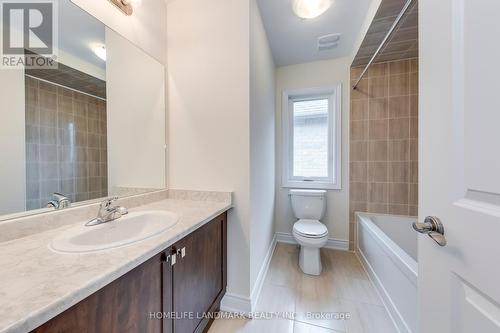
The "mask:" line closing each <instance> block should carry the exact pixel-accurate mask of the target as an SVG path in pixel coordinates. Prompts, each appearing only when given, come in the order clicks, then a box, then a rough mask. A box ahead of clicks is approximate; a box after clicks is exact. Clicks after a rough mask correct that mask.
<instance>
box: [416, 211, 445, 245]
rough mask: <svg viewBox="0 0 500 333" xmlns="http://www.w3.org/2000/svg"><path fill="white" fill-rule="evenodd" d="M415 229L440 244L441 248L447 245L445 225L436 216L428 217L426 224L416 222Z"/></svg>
mask: <svg viewBox="0 0 500 333" xmlns="http://www.w3.org/2000/svg"><path fill="white" fill-rule="evenodd" d="M413 229H415V231H417V232H419V233H421V234H427V235H428V236H429V237H430V238H432V239H433V240H434V241H435V242H436V243H438V244H439V246H445V245H446V238H445V237H444V226H443V223H442V222H441V220H440V219H439V218H437V217H435V216H427V217H426V218H425V220H424V223H418V222H414V223H413Z"/></svg>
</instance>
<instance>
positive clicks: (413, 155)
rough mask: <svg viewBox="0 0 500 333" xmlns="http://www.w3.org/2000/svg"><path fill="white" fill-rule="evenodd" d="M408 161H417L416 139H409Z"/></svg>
mask: <svg viewBox="0 0 500 333" xmlns="http://www.w3.org/2000/svg"><path fill="white" fill-rule="evenodd" d="M410 161H418V139H410Z"/></svg>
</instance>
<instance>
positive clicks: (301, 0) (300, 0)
mask: <svg viewBox="0 0 500 333" xmlns="http://www.w3.org/2000/svg"><path fill="white" fill-rule="evenodd" d="M332 2H333V1H332V0H293V12H294V13H295V15H297V16H298V17H300V18H303V19H312V18H315V17H318V16H320V15H321V14H323V13H324V12H326V11H327V10H328V8H330V6H331V5H332Z"/></svg>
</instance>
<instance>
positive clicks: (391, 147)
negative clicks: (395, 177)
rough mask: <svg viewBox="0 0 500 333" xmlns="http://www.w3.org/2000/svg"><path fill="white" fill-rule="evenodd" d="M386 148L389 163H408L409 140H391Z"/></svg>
mask: <svg viewBox="0 0 500 333" xmlns="http://www.w3.org/2000/svg"><path fill="white" fill-rule="evenodd" d="M387 147H388V148H387V151H388V158H389V161H409V158H410V140H391V141H389V143H388V146H387Z"/></svg>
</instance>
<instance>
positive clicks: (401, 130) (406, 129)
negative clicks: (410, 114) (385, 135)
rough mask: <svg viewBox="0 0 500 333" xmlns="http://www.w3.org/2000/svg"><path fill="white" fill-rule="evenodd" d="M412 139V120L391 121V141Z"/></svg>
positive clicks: (398, 119)
mask: <svg viewBox="0 0 500 333" xmlns="http://www.w3.org/2000/svg"><path fill="white" fill-rule="evenodd" d="M409 137H410V118H396V119H389V140H399V139H408V138H409Z"/></svg>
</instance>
